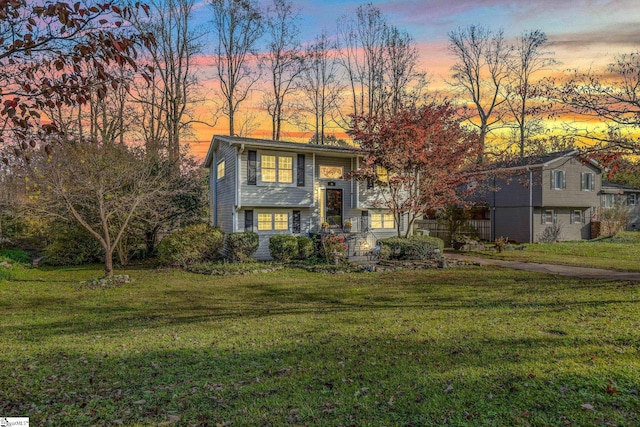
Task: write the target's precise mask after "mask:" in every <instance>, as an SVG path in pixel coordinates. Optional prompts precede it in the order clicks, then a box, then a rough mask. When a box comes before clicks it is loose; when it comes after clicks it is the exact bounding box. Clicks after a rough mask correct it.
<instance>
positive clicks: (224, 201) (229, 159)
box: [211, 143, 236, 233]
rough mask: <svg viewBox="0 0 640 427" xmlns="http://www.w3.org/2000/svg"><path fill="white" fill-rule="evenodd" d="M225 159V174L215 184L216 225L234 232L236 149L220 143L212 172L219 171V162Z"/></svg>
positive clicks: (225, 230)
mask: <svg viewBox="0 0 640 427" xmlns="http://www.w3.org/2000/svg"><path fill="white" fill-rule="evenodd" d="M222 159H224V161H225V174H224V178H222V179H220V180H215V181H214V183H213V185H214V186H215V187H216V188H215V191H214V194H215V197H214V201H213V205H214V209H215V210H216V215H215V222H214V223H213V224H214V225H216V226H218V227H220V230H221V231H223V232H225V233H231V232H233V213H234V210H235V206H234V204H235V193H236V190H235V188H236V187H235V179H236V150H235V148H233V147H231V146H229V145H228V144H224V143H222V144H220V146H219V147H218V150H217V151H216V153H215V156H214V161H213V164H212V165H211V173H212V174H213V175H214V177H215V174H216V173H217V167H218V163H220V161H221V160H222Z"/></svg>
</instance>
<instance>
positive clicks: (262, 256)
mask: <svg viewBox="0 0 640 427" xmlns="http://www.w3.org/2000/svg"><path fill="white" fill-rule="evenodd" d="M252 210H253V231H254V232H255V233H257V234H258V238H259V246H258V250H257V251H256V253H255V255H254V257H255V258H256V259H259V260H269V259H271V254H270V253H269V239H270V238H271V237H273V236H277V235H279V234H292V235H295V236H308V235H309V234H310V233H311V232H313V231H314V229H313V227H312V224H313V221H312V212H313V211H312V209H310V208H300V209H298V208H292V209H281V208H268V207H261V208H252ZM294 210H299V211H300V234H293V232H292V230H293V211H294ZM244 213H245V210H244V209H243V210H242V211H240V212H239V214H238V221H239V224H240V227H239V230H238V231H245V229H244V218H245V217H244ZM261 213H268V214H276V213H286V214H287V215H288V217H289V229H288V230H269V231H264V230H263V231H258V214H261Z"/></svg>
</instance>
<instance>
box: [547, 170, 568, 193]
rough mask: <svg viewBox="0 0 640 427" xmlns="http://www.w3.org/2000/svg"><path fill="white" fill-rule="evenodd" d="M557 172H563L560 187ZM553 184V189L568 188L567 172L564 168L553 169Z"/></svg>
mask: <svg viewBox="0 0 640 427" xmlns="http://www.w3.org/2000/svg"><path fill="white" fill-rule="evenodd" d="M557 174H562V182H561V183H560V186H559V187H558V185H557V184H558V179H557V178H556V175H557ZM551 180H552V181H551V185H552V189H554V190H564V189H565V188H567V173H566V172H565V171H564V170H562V169H553V170H552V171H551Z"/></svg>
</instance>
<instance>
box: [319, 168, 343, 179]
mask: <svg viewBox="0 0 640 427" xmlns="http://www.w3.org/2000/svg"><path fill="white" fill-rule="evenodd" d="M343 175H344V168H343V167H342V166H323V165H320V178H321V179H342V176H343Z"/></svg>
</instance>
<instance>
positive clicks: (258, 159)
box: [256, 151, 298, 187]
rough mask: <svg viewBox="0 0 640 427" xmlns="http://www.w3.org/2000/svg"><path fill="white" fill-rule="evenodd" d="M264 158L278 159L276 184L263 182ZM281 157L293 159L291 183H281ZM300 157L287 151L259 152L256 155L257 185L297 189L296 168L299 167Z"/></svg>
mask: <svg viewBox="0 0 640 427" xmlns="http://www.w3.org/2000/svg"><path fill="white" fill-rule="evenodd" d="M262 156H273V157H275V158H276V169H275V170H276V180H275V182H265V181H263V180H262ZM280 157H289V158H291V182H280V181H278V178H279V173H278V171H279V161H278V159H279V158H280ZM297 163H298V155H297V154H296V153H290V152H285V151H258V152H257V153H256V169H257V170H256V174H257V179H256V185H259V186H261V187H296V170H297V169H296V168H297V167H298V165H297Z"/></svg>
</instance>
